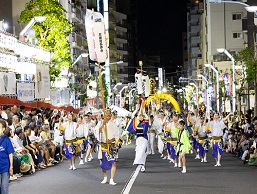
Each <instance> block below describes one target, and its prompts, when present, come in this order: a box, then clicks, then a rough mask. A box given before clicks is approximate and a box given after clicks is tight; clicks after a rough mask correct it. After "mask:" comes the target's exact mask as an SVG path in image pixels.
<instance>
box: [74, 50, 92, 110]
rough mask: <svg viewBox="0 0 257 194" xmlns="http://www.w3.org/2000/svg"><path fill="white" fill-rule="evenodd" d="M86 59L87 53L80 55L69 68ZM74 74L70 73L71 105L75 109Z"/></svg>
mask: <svg viewBox="0 0 257 194" xmlns="http://www.w3.org/2000/svg"><path fill="white" fill-rule="evenodd" d="M85 57H88V53H82V54H80V55H79V57H78V58H77V59H76V60H75V61H74V62H73V63H72V64H71V67H74V65H75V64H76V63H77V62H78V61H79V60H80V59H82V58H85ZM74 86H75V73H74V72H73V73H72V104H73V107H74V108H75V105H76V104H75V101H76V94H75V87H74Z"/></svg>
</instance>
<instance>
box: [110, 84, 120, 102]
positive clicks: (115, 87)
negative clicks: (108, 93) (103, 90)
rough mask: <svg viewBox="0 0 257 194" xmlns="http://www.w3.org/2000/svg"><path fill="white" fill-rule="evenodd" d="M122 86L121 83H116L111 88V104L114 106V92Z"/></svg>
mask: <svg viewBox="0 0 257 194" xmlns="http://www.w3.org/2000/svg"><path fill="white" fill-rule="evenodd" d="M120 85H122V83H120V82H119V83H117V84H116V85H115V86H114V87H113V88H112V104H113V105H115V93H114V92H115V90H116V89H117V86H120Z"/></svg>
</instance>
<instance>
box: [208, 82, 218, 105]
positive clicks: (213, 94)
mask: <svg viewBox="0 0 257 194" xmlns="http://www.w3.org/2000/svg"><path fill="white" fill-rule="evenodd" d="M209 91H210V98H211V101H212V102H216V85H215V84H213V83H211V84H210V86H209Z"/></svg>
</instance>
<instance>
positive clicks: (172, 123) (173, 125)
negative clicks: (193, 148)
mask: <svg viewBox="0 0 257 194" xmlns="http://www.w3.org/2000/svg"><path fill="white" fill-rule="evenodd" d="M175 127H176V126H175V122H174V121H173V122H169V123H168V124H167V128H169V129H170V136H171V137H172V138H176V137H177V134H174V132H173V133H172V129H174V128H175Z"/></svg>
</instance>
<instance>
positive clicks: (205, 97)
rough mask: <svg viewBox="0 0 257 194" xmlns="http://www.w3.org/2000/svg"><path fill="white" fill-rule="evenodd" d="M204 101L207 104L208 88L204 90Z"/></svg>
mask: <svg viewBox="0 0 257 194" xmlns="http://www.w3.org/2000/svg"><path fill="white" fill-rule="evenodd" d="M202 98H203V103H204V104H205V105H207V92H206V89H204V90H202Z"/></svg>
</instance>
